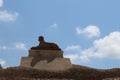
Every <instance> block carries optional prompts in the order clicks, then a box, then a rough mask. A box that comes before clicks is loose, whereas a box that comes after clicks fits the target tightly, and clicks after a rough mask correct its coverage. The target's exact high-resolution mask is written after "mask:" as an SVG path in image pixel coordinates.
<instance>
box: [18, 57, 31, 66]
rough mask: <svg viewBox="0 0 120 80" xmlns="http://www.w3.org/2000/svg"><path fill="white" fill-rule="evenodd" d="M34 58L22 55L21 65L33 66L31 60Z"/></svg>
mask: <svg viewBox="0 0 120 80" xmlns="http://www.w3.org/2000/svg"><path fill="white" fill-rule="evenodd" d="M32 60H33V57H22V59H21V63H20V66H21V67H29V68H31V61H32Z"/></svg>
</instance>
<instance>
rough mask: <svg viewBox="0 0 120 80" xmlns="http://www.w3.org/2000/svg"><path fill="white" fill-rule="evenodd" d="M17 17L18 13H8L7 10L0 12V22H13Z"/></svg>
mask: <svg viewBox="0 0 120 80" xmlns="http://www.w3.org/2000/svg"><path fill="white" fill-rule="evenodd" d="M18 15H19V13H18V12H13V13H10V12H8V11H7V10H4V11H0V22H14V21H15V20H16V18H17V17H18Z"/></svg>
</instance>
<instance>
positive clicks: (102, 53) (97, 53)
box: [65, 32, 120, 61]
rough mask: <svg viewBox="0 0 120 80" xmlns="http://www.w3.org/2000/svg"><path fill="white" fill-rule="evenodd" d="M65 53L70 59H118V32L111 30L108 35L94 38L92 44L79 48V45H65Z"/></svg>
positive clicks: (119, 57)
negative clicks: (82, 48)
mask: <svg viewBox="0 0 120 80" xmlns="http://www.w3.org/2000/svg"><path fill="white" fill-rule="evenodd" d="M65 50H66V53H69V51H70V52H72V54H71V53H69V54H68V55H66V56H67V57H69V58H71V59H72V60H79V61H90V58H100V59H101V58H106V59H120V32H111V33H110V34H109V35H107V36H105V37H103V38H100V39H98V40H95V41H94V42H93V46H92V47H90V48H88V49H84V50H81V49H80V46H79V45H74V46H73V45H72V46H69V47H67V48H66V49H65Z"/></svg>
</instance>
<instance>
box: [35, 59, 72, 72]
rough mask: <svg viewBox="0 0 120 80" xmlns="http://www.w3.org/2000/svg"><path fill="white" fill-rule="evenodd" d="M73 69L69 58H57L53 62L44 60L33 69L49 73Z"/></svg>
mask: <svg viewBox="0 0 120 80" xmlns="http://www.w3.org/2000/svg"><path fill="white" fill-rule="evenodd" d="M71 67H72V64H71V61H70V59H69V58H55V59H54V60H53V61H52V62H49V63H48V62H47V61H46V60H42V61H40V62H38V63H37V64H36V65H35V66H34V67H33V68H35V69H39V70H48V71H63V70H67V69H69V68H71Z"/></svg>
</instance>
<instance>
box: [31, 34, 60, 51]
mask: <svg viewBox="0 0 120 80" xmlns="http://www.w3.org/2000/svg"><path fill="white" fill-rule="evenodd" d="M38 41H39V42H40V43H39V45H38V46H36V47H32V48H31V49H32V50H61V49H60V48H59V47H58V45H57V44H55V43H49V42H45V40H44V37H43V36H40V37H39V39H38Z"/></svg>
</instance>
